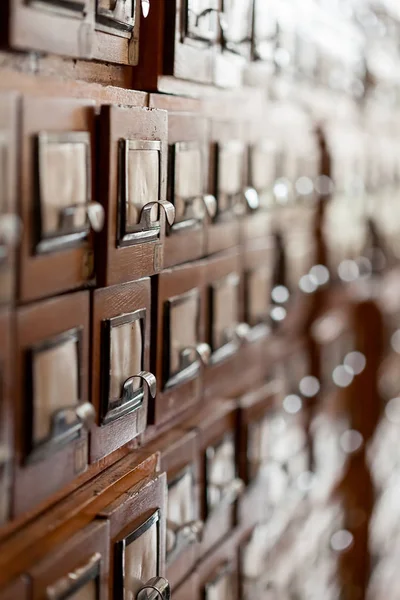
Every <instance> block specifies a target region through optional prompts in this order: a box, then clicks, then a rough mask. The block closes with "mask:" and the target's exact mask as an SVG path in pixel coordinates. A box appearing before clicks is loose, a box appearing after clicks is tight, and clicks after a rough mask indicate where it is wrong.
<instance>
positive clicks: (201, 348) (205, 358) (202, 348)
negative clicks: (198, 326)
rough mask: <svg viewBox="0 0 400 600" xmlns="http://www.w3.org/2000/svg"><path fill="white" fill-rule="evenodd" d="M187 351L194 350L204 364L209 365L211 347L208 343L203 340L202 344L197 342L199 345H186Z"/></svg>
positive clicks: (185, 350) (185, 349)
mask: <svg viewBox="0 0 400 600" xmlns="http://www.w3.org/2000/svg"><path fill="white" fill-rule="evenodd" d="M187 351H191V352H194V353H195V354H196V356H197V358H198V359H199V360H200V362H201V363H202V365H203V366H206V365H208V363H209V360H210V356H211V348H210V346H209V345H208V344H206V343H205V342H202V343H201V344H197V346H186V348H184V350H183V352H185V353H186V352H187Z"/></svg>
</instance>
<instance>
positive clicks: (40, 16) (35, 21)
mask: <svg viewBox="0 0 400 600" xmlns="http://www.w3.org/2000/svg"><path fill="white" fill-rule="evenodd" d="M71 5H72V3H71V2H69V3H68V2H63V1H60V2H58V1H57V0H29V1H28V2H26V1H25V0H15V1H14V0H11V1H10V31H9V43H10V45H11V46H12V47H15V48H18V49H21V50H38V51H40V52H56V53H57V54H61V55H64V56H74V57H76V58H91V57H92V50H93V34H94V5H95V0H82V1H81V0H74V2H73V7H71Z"/></svg>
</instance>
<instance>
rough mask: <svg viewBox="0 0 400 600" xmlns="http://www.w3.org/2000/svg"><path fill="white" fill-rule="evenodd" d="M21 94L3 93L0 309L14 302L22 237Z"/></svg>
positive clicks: (0, 122)
mask: <svg viewBox="0 0 400 600" xmlns="http://www.w3.org/2000/svg"><path fill="white" fill-rule="evenodd" d="M18 108H19V98H18V96H17V94H13V93H1V94H0V157H1V160H0V306H1V305H8V304H11V303H13V302H14V298H15V283H16V269H17V264H16V249H17V247H18V244H19V241H20V238H21V222H20V220H19V217H18V216H17V214H16V212H17V203H16V201H17V153H18V146H17V126H18V118H17V114H18Z"/></svg>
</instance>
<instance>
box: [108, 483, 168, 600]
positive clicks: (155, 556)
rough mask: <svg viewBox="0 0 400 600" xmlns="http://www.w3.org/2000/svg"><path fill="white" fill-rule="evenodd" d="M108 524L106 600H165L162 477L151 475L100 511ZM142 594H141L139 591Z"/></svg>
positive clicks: (163, 494) (164, 515) (166, 585)
mask: <svg viewBox="0 0 400 600" xmlns="http://www.w3.org/2000/svg"><path fill="white" fill-rule="evenodd" d="M98 516H99V518H101V519H107V521H108V522H109V524H110V538H111V546H110V557H111V562H110V578H109V597H110V598H113V599H115V600H118V599H119V598H122V597H124V596H125V597H128V598H129V597H130V598H132V599H133V598H135V599H137V600H142V597H143V599H145V598H147V597H148V595H146V594H145V590H147V592H149V591H150V590H155V591H157V592H158V596H159V597H160V598H163V599H165V600H169V598H170V595H169V583H168V582H167V580H166V579H164V574H165V535H166V530H165V525H166V476H165V474H164V473H163V474H161V475H151V476H148V477H146V478H144V479H142V480H140V481H139V482H138V483H137V484H136V485H135V486H134V487H133V488H131V489H130V490H129V491H128V492H125V493H124V494H122V496H121V497H120V498H118V499H116V500H115V501H114V502H113V503H112V504H110V505H109V506H108V507H106V508H104V509H103V510H101V512H100V513H99V515H98ZM141 591H142V592H141Z"/></svg>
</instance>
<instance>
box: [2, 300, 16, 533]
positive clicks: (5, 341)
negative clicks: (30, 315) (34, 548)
mask: <svg viewBox="0 0 400 600" xmlns="http://www.w3.org/2000/svg"><path fill="white" fill-rule="evenodd" d="M12 325H13V319H12V313H10V312H9V311H6V310H3V311H1V312H0V339H1V344H0V415H1V418H0V423H1V425H0V449H1V458H0V490H1V496H0V508H1V510H0V524H2V523H4V522H6V521H7V520H8V518H9V516H10V509H11V490H12V479H11V471H12V446H13V444H12V429H13V419H12V408H11V407H12V403H13V400H14V398H13V394H12V390H13V389H14V386H13V385H12V383H13V381H14V377H13V375H14V373H13V372H12V369H13V354H12V353H13V343H12V334H13V331H12Z"/></svg>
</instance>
